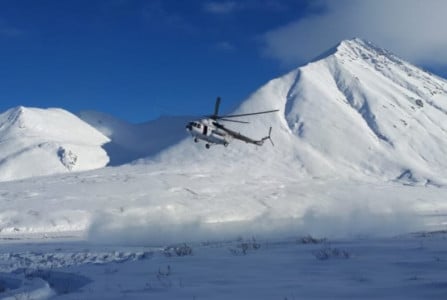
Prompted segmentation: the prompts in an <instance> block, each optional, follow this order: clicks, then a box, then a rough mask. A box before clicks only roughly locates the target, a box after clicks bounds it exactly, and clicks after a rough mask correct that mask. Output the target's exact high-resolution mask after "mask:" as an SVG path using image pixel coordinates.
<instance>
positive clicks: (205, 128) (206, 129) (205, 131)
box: [203, 125, 208, 135]
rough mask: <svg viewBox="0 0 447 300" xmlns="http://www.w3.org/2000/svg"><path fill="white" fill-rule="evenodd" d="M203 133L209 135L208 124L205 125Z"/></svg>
mask: <svg viewBox="0 0 447 300" xmlns="http://www.w3.org/2000/svg"><path fill="white" fill-rule="evenodd" d="M203 134H204V135H208V126H206V125H204V126H203Z"/></svg>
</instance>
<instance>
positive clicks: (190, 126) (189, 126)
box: [186, 123, 192, 131]
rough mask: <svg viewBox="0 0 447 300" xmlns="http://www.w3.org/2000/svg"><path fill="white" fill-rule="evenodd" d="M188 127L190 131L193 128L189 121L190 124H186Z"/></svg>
mask: <svg viewBox="0 0 447 300" xmlns="http://www.w3.org/2000/svg"><path fill="white" fill-rule="evenodd" d="M186 129H188V130H189V131H191V130H192V125H191V123H189V124H188V125H186Z"/></svg>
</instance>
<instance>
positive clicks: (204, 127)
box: [186, 98, 278, 148]
mask: <svg viewBox="0 0 447 300" xmlns="http://www.w3.org/2000/svg"><path fill="white" fill-rule="evenodd" d="M219 105H220V98H217V100H216V105H215V109H214V114H213V115H210V116H208V117H207V118H203V119H200V120H196V121H191V122H189V123H188V124H187V125H186V129H187V131H188V132H189V133H190V134H191V135H192V137H193V138H194V142H196V143H197V142H199V140H203V141H205V142H206V144H205V146H206V148H210V146H211V145H224V146H225V147H226V146H228V145H229V144H230V142H231V141H232V140H233V139H238V140H241V141H244V142H246V143H251V144H254V145H258V146H262V145H263V144H264V141H265V140H267V139H268V140H270V142H271V143H272V145H273V142H272V139H271V138H270V134H271V132H272V128H271V127H270V130H269V134H268V135H267V136H265V137H263V138H261V139H260V140H254V139H252V138H249V137H247V136H244V135H242V134H240V133H238V132H236V131H233V130H231V129H228V128H226V127H225V126H224V125H223V124H221V123H219V122H218V120H222V121H228V122H236V123H248V122H245V121H238V120H232V119H231V118H236V117H242V116H250V115H258V114H265V113H272V112H276V111H278V110H277V109H275V110H269V111H262V112H256V113H248V114H238V115H226V116H219V115H218V111H219Z"/></svg>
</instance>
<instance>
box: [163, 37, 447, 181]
mask: <svg viewBox="0 0 447 300" xmlns="http://www.w3.org/2000/svg"><path fill="white" fill-rule="evenodd" d="M273 108H278V109H280V113H277V114H269V115H262V116H255V117H251V118H250V119H248V118H247V119H248V120H249V121H250V122H251V124H250V125H248V126H247V125H239V126H238V125H233V124H229V127H232V128H236V129H237V130H239V131H241V132H242V133H244V134H247V135H249V136H252V137H254V138H260V137H262V136H264V135H265V134H266V133H267V130H268V127H269V126H273V134H272V137H273V139H274V141H275V145H276V147H270V146H269V145H268V144H267V145H266V146H264V147H263V148H262V150H260V149H256V147H252V146H251V145H245V144H243V143H239V142H234V143H232V144H231V145H230V146H229V147H228V149H223V148H219V149H217V147H216V148H215V149H212V150H211V151H209V152H206V154H204V151H202V150H201V149H200V147H201V146H197V145H194V144H193V143H191V142H189V141H185V142H184V143H182V144H180V145H178V146H177V147H174V148H172V149H170V150H169V151H167V152H164V153H162V157H161V160H162V161H174V162H175V163H176V165H179V164H181V163H186V164H188V165H191V161H193V162H197V161H199V162H200V164H201V165H202V166H203V167H205V168H206V167H210V168H214V169H222V168H226V167H230V168H235V169H237V170H244V171H245V172H262V171H261V170H259V166H263V170H264V171H266V172H267V173H269V172H272V169H278V170H282V172H289V173H293V175H294V176H299V175H302V176H318V177H321V176H349V177H351V176H354V177H358V176H361V177H363V176H368V177H370V176H373V177H376V178H380V179H381V180H383V179H384V180H399V181H404V182H409V183H415V182H420V183H441V182H443V183H445V182H446V180H445V178H447V171H446V170H447V160H445V157H446V155H447V81H446V80H444V79H442V78H440V77H437V76H435V75H432V74H430V73H427V72H425V71H423V70H421V69H419V68H417V67H415V66H413V65H411V64H410V63H408V62H406V61H404V60H402V59H400V58H398V57H397V56H395V55H393V54H392V53H390V52H388V51H386V50H383V49H380V48H378V47H376V46H374V45H373V44H371V43H369V42H366V41H363V40H361V39H352V40H346V41H342V42H341V43H340V44H338V45H337V46H336V47H334V48H333V49H331V50H329V51H328V52H326V53H325V54H324V55H322V56H320V57H319V58H318V59H316V60H314V61H312V62H310V63H309V64H307V65H305V66H302V67H300V68H297V69H295V70H293V71H291V72H290V73H288V74H286V75H284V76H282V77H280V78H277V79H274V80H272V81H270V82H268V83H267V84H266V85H265V86H263V87H261V88H260V89H259V90H258V91H256V92H255V93H254V94H252V95H251V96H250V97H249V98H248V99H247V100H246V101H244V102H243V103H242V104H241V106H240V107H239V108H238V109H237V111H236V113H246V112H253V111H259V110H265V109H273ZM186 153H187V154H186ZM182 154H183V155H182ZM185 154H186V155H185ZM180 157H181V159H179V158H180ZM226 162H228V163H226ZM229 162H233V163H229Z"/></svg>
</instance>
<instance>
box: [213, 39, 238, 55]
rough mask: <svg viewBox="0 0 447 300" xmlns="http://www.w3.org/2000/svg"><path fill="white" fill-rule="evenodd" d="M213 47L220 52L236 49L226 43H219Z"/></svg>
mask: <svg viewBox="0 0 447 300" xmlns="http://www.w3.org/2000/svg"><path fill="white" fill-rule="evenodd" d="M215 47H216V49H218V50H220V51H224V52H233V51H236V47H235V46H234V45H233V44H232V43H230V42H228V41H222V42H219V43H217V44H216V45H215Z"/></svg>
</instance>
